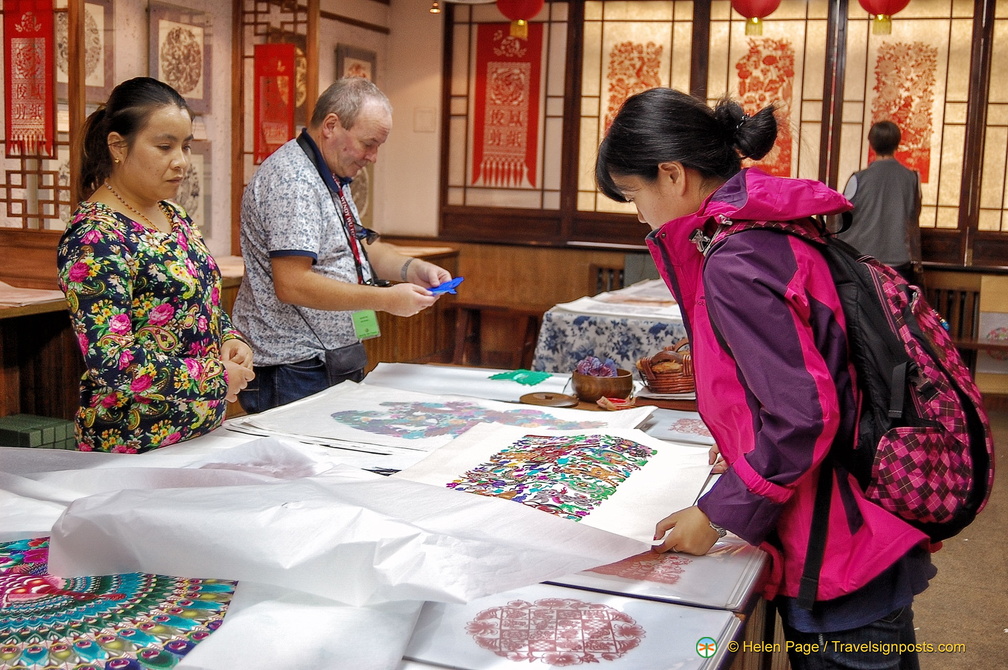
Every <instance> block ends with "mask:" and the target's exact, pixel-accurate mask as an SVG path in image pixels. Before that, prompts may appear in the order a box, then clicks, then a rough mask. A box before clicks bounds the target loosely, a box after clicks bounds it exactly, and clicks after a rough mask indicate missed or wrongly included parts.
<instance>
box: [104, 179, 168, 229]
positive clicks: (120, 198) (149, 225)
mask: <svg viewBox="0 0 1008 670" xmlns="http://www.w3.org/2000/svg"><path fill="white" fill-rule="evenodd" d="M105 188H107V189H108V190H109V191H110V192H111V193H112V195H114V196H115V197H116V200H118V201H119V202H121V203H122V204H123V207H125V208H126V209H128V210H129V211H131V212H133V213H134V214H136V215H137V216H139V217H140V218H141V219H143V220H144V221H146V222H147V226H148V227H149V228H150V229H151V230H156V231H157V232H159V233H161V232H164V231H163V230H161V229H160V228H158V227H157V226H156V225H155V224H154V222H153V221H151V220H150V219H148V218H147V217H146V216H144V214H143V212H141V211H140V210H138V209H137V208H136V207H134V206H133V205H131V204H129V203H128V202H126V200H125V199H124V198H123V197H122V196H121V195H119V193H118V192H116V190H115V189H114V188H112V184H110V183H108V180H106V181H105ZM158 208H159V209H161V213H162V214H164V215H165V218H166V219H167V218H168V215H167V214H166V213H165V211H164V209H163V208H162V207H161V204H160V203H158ZM168 226H169V228H170V227H171V220H170V219H169V221H168Z"/></svg>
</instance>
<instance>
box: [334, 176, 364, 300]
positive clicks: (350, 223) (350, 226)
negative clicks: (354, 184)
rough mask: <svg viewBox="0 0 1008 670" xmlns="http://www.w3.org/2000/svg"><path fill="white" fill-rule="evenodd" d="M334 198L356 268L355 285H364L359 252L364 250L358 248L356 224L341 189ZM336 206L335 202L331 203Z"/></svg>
mask: <svg viewBox="0 0 1008 670" xmlns="http://www.w3.org/2000/svg"><path fill="white" fill-rule="evenodd" d="M336 196H337V198H338V199H339V204H340V211H341V213H342V215H343V224H344V226H345V227H346V233H347V242H348V243H349V244H350V251H352V252H353V257H354V265H355V266H356V267H357V283H358V284H363V283H364V270H363V264H362V263H361V252H362V251H364V249H363V248H362V247H361V246H360V240H358V239H357V224H356V222H355V221H354V216H353V212H352V211H351V210H350V203H349V202H347V199H346V196H345V195H344V194H343V189H342V188H339V189H337V191H336ZM333 204H334V205H335V204H336V203H335V202H334V203H333Z"/></svg>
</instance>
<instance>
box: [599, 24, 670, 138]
mask: <svg viewBox="0 0 1008 670" xmlns="http://www.w3.org/2000/svg"><path fill="white" fill-rule="evenodd" d="M663 48H664V47H662V45H660V44H655V43H654V42H648V43H647V44H638V43H635V42H620V43H619V44H617V45H615V46H614V47H613V48H612V51H610V52H609V70H608V72H607V73H606V78H607V79H608V80H609V106H608V108H607V111H606V116H605V130H609V126H610V125H612V121H613V119H614V118H616V112H618V111H619V108H620V105H622V104H623V101H625V100H626V99H627V98H629V97H630V96H631V95H634V94H636V93H640V92H641V91H646V90H647V89H649V88H655V87H657V86H661V78H660V76H659V72H660V68H661V56H662V50H663Z"/></svg>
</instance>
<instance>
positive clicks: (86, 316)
mask: <svg viewBox="0 0 1008 670" xmlns="http://www.w3.org/2000/svg"><path fill="white" fill-rule="evenodd" d="M82 135H83V153H82V160H81V163H82V165H81V174H80V175H79V179H78V183H79V186H80V193H81V195H82V196H84V197H86V198H87V199H86V200H84V201H83V202H82V203H81V204H80V206H79V207H78V208H77V211H76V212H75V213H74V216H73V218H72V220H71V222H70V225H69V226H68V227H67V230H66V232H65V233H64V234H63V237H62V239H61V241H60V245H59V250H58V257H57V263H58V266H59V283H60V288H61V289H62V290H63V292H64V293H65V294H66V298H67V303H68V305H69V308H70V319H71V322H72V324H73V328H74V332H75V333H76V335H77V340H78V342H79V344H80V348H81V351H82V352H83V354H84V362H85V365H86V367H87V370H86V372H85V373H84V375H83V377H82V378H81V406H80V410H79V411H78V413H77V443H78V448H79V449H80V450H82V451H112V452H126V453H139V452H144V451H148V450H150V449H155V448H157V447H163V446H167V445H170V444H175V443H176V442H179V441H182V440H186V439H189V438H193V437H196V436H199V435H203V434H204V433H207V432H209V431H211V430H213V429H214V428H216V427H218V426H219V425H220V424H221V422H222V421H223V419H224V413H225V411H226V409H227V402H228V401H234V400H236V399H237V395H238V392H239V391H240V390H241V389H243V388H245V386H246V384H247V383H248V381H249V380H250V379H252V377H253V373H252V350H251V349H250V347H249V346H248V344H247V343H246V342H245V341H244V340H243V339H242V337H241V334H240V333H238V332H237V331H236V330H234V329H233V328H232V327H231V321H230V319H229V317H228V315H227V313H226V312H225V311H224V309H223V308H222V307H221V276H220V271H219V269H218V267H217V264H216V263H215V262H214V259H213V257H212V256H211V255H210V252H209V250H208V249H207V247H206V245H205V244H204V242H203V239H202V237H201V236H200V234H199V231H198V230H197V229H196V228H195V226H194V225H193V222H192V220H191V219H190V218H189V216H188V215H187V214H186V213H185V211H184V210H183V209H182V208H180V207H179V206H178V205H175V204H174V203H172V202H169V200H171V199H173V198H175V197H176V194H177V193H178V188H179V186H180V185H181V183H182V179H183V178H184V176H185V174H186V168H187V166H188V164H189V156H190V150H191V148H190V147H191V143H192V113H191V111H190V110H189V108H188V107H187V106H186V103H185V100H184V99H183V98H182V97H181V96H180V95H179V94H178V93H177V92H176V91H175V90H174V89H172V88H171V87H170V86H168V85H167V84H164V83H162V82H159V81H157V80H155V79H150V78H147V77H139V78H136V79H131V80H129V81H126V82H123V83H121V84H119V85H118V86H116V88H115V89H114V90H113V91H112V94H111V96H110V97H109V100H108V103H107V104H106V105H105V106H103V107H101V108H99V109H98V110H97V111H95V112H94V113H93V114H91V115H90V116H89V117H88V119H87V121H86V122H85V125H84V129H83V133H82Z"/></svg>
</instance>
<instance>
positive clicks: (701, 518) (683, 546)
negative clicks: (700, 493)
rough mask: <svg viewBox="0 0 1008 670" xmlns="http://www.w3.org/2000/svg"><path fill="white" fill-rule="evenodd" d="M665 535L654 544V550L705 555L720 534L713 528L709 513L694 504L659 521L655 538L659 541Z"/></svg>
mask: <svg viewBox="0 0 1008 670" xmlns="http://www.w3.org/2000/svg"><path fill="white" fill-rule="evenodd" d="M666 533H667V534H666ZM663 537H664V540H663V541H662V543H661V544H658V545H655V546H653V547H652V550H654V551H656V552H658V553H660V554H661V553H665V552H666V551H669V550H670V549H671V550H672V551H677V552H679V553H682V554H693V555H694V556H703V555H704V554H706V553H707V552H708V551H710V548H711V547H713V546H714V543H715V542H717V541H718V539H719V538H720V535H719V534H718V532H717V531H716V530H714V529H713V528H711V525H710V519H708V518H707V515H706V514H704V513H703V511H702V510H701V509H700V508H699V507H697V506H696V505H694V506H693V507H687V508H686V509H682V510H679V511H678V512H675V513H674V514H670V515H668V516H667V517H665V518H664V519H662V520H661V521H659V522H658V525H657V526H655V536H654V539H655V541H656V542H657V541H658V540H661V539H662V538H663Z"/></svg>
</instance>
